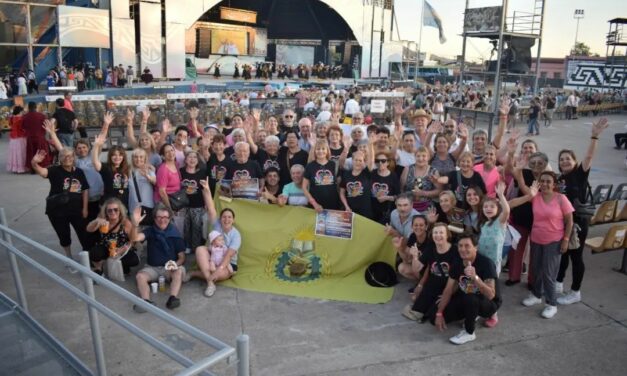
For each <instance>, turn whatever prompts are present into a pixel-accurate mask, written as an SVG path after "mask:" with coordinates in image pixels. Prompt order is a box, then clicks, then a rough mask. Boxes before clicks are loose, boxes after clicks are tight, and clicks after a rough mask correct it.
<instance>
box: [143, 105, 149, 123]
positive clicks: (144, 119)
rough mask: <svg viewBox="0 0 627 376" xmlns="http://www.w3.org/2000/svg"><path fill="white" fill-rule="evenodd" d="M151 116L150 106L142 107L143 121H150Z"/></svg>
mask: <svg viewBox="0 0 627 376" xmlns="http://www.w3.org/2000/svg"><path fill="white" fill-rule="evenodd" d="M149 117H150V108H148V106H145V107H144V108H143V109H142V121H143V122H148V118H149Z"/></svg>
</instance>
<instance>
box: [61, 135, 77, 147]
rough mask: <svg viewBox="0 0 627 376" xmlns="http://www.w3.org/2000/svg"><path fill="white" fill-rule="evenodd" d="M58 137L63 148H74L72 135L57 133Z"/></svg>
mask: <svg viewBox="0 0 627 376" xmlns="http://www.w3.org/2000/svg"><path fill="white" fill-rule="evenodd" d="M57 136H58V137H59V141H61V143H62V144H63V146H67V147H70V148H73V147H74V133H57Z"/></svg>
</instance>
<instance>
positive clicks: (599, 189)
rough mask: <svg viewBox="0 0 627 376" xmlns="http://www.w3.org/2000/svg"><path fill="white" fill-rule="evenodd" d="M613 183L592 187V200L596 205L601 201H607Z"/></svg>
mask: <svg viewBox="0 0 627 376" xmlns="http://www.w3.org/2000/svg"><path fill="white" fill-rule="evenodd" d="M613 187H614V185H613V184H599V185H597V186H596V187H595V188H594V192H593V193H592V200H593V201H592V202H593V203H594V204H596V205H598V204H600V203H602V202H603V201H607V200H609V198H610V195H611V194H612V188H613Z"/></svg>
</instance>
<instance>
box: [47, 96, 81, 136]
mask: <svg viewBox="0 0 627 376" xmlns="http://www.w3.org/2000/svg"><path fill="white" fill-rule="evenodd" d="M55 103H56V105H57V109H56V111H55V112H54V114H53V115H52V117H53V118H54V120H56V122H57V136H58V137H59V140H60V141H61V143H62V144H63V146H67V147H69V148H73V147H74V130H75V129H76V127H77V126H78V120H77V119H76V115H74V112H72V111H70V110H69V109H67V108H65V100H64V99H63V98H58V99H57V100H56V101H55Z"/></svg>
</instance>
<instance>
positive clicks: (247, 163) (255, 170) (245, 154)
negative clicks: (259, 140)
mask: <svg viewBox="0 0 627 376" xmlns="http://www.w3.org/2000/svg"><path fill="white" fill-rule="evenodd" d="M234 149H235V161H233V162H231V163H229V165H228V167H227V171H226V176H225V178H226V179H227V180H243V179H259V189H260V190H261V188H263V184H264V182H263V171H262V170H261V167H260V166H259V163H257V161H254V160H251V159H250V145H248V144H247V143H245V142H243V141H240V142H238V143H236V144H235V146H234Z"/></svg>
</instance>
